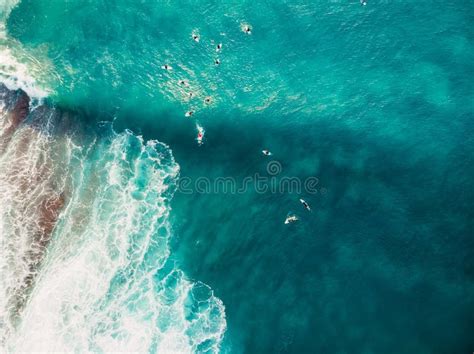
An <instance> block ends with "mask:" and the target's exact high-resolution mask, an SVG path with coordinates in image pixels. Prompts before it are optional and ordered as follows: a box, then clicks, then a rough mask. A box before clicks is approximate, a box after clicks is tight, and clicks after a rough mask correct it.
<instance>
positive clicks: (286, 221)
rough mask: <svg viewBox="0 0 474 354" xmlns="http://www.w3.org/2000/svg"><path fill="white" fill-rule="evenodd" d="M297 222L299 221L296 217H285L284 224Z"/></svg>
mask: <svg viewBox="0 0 474 354" xmlns="http://www.w3.org/2000/svg"><path fill="white" fill-rule="evenodd" d="M298 220H299V219H298V217H297V216H296V215H289V216H287V217H286V220H285V224H291V223H294V222H296V221H298Z"/></svg>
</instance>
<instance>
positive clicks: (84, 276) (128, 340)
mask: <svg viewBox="0 0 474 354" xmlns="http://www.w3.org/2000/svg"><path fill="white" fill-rule="evenodd" d="M14 5H15V2H2V3H1V5H0V6H1V11H2V12H1V16H0V20H1V25H0V26H1V28H0V32H1V35H0V37H1V38H0V57H1V61H0V81H1V82H2V84H0V196H1V203H0V352H12V353H13V352H32V351H35V352H38V351H39V352H119V351H126V352H161V353H167V352H179V353H187V352H209V353H210V352H218V351H219V349H220V345H221V342H222V339H223V336H224V333H225V330H226V320H225V311H224V305H223V303H222V301H221V300H220V299H219V298H217V297H216V296H214V293H213V290H212V289H211V288H210V287H208V286H207V285H206V284H204V283H202V282H199V281H193V280H191V279H189V278H188V277H187V276H186V275H185V274H184V272H183V271H182V270H181V269H179V268H178V266H177V265H176V263H175V262H174V261H173V260H172V257H171V254H170V246H169V243H170V239H171V238H172V237H173V230H172V229H171V226H170V223H169V215H170V212H171V209H170V200H171V199H172V197H173V194H174V191H175V189H176V183H177V180H178V178H179V165H178V164H177V163H176V162H175V160H174V158H173V156H172V152H171V150H170V148H169V147H168V146H166V145H165V144H163V143H160V142H158V141H154V140H149V141H145V140H144V139H143V138H142V137H141V136H137V135H135V134H134V133H133V132H131V131H129V130H126V131H124V132H121V133H117V132H115V131H114V129H113V125H112V123H110V122H103V123H101V124H100V125H99V126H95V127H87V126H85V124H84V123H81V122H80V120H79V119H78V117H77V115H76V114H75V113H74V112H67V111H63V110H60V109H58V108H56V107H54V105H52V104H50V103H45V99H47V97H48V94H49V93H50V92H52V91H53V88H51V87H47V86H45V85H44V82H45V81H44V80H43V79H44V77H45V76H47V75H50V76H51V75H53V71H52V69H51V68H50V67H48V64H47V62H46V61H45V60H43V59H41V58H36V57H34V56H32V55H31V53H28V52H27V51H25V50H23V49H22V48H21V45H20V44H19V43H12V40H11V39H9V38H8V36H7V35H6V32H5V25H4V22H5V19H6V18H7V16H8V13H9V12H10V10H11V9H12V7H13V6H14ZM53 76H54V75H53Z"/></svg>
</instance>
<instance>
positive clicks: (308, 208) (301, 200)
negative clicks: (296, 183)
mask: <svg viewBox="0 0 474 354" xmlns="http://www.w3.org/2000/svg"><path fill="white" fill-rule="evenodd" d="M300 202H301V204H303V206H304V207H305V208H306V210H308V211H311V208H310V207H309V204H308V203H306V202H305V201H304V199H300Z"/></svg>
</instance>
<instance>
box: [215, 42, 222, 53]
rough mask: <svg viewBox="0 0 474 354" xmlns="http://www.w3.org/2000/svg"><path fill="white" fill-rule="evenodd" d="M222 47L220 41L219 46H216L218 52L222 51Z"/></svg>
mask: <svg viewBox="0 0 474 354" xmlns="http://www.w3.org/2000/svg"><path fill="white" fill-rule="evenodd" d="M221 49H222V43H219V44H218V45H217V46H216V52H220V51H221Z"/></svg>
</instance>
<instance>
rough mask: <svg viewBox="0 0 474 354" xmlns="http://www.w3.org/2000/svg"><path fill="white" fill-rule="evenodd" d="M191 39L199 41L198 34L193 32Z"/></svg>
mask: <svg viewBox="0 0 474 354" xmlns="http://www.w3.org/2000/svg"><path fill="white" fill-rule="evenodd" d="M193 40H194V41H195V42H198V43H199V36H198V35H197V33H195V32H193Z"/></svg>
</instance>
